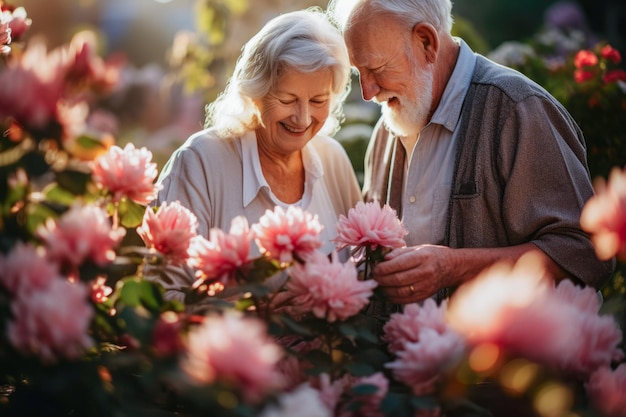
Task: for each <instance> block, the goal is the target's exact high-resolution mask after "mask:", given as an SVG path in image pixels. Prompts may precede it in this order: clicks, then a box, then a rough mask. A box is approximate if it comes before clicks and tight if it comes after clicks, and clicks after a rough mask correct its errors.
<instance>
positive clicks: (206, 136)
mask: <svg viewBox="0 0 626 417" xmlns="http://www.w3.org/2000/svg"><path fill="white" fill-rule="evenodd" d="M237 140H238V138H232V137H230V138H224V137H221V136H219V135H218V134H217V133H216V132H215V130H214V129H212V128H209V129H204V130H200V131H198V132H196V133H194V134H193V135H191V136H189V138H188V139H187V140H186V141H185V143H183V145H182V146H181V147H180V148H179V150H187V149H188V150H196V151H202V152H203V153H204V151H206V150H210V151H212V152H218V151H219V150H220V149H223V150H227V149H233V148H234V147H235V146H236V143H237Z"/></svg>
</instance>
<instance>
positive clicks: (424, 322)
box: [383, 299, 449, 353]
mask: <svg viewBox="0 0 626 417" xmlns="http://www.w3.org/2000/svg"><path fill="white" fill-rule="evenodd" d="M446 309H447V301H445V300H444V301H443V302H442V303H441V305H440V306H437V303H436V302H435V301H434V300H432V299H427V300H425V301H424V304H423V305H422V306H420V305H419V304H416V303H413V304H407V305H406V306H404V310H403V312H402V313H394V314H392V315H391V317H390V318H389V321H388V322H387V323H386V324H385V325H384V327H383V332H384V333H383V340H384V341H385V342H387V343H388V344H389V351H390V352H391V353H395V352H397V351H399V350H402V349H403V348H404V345H405V343H409V342H412V343H416V342H419V333H420V331H421V330H422V329H424V328H426V327H428V328H431V329H434V330H435V331H437V332H438V333H440V334H443V333H445V332H446V331H448V328H449V326H448V323H447V322H446Z"/></svg>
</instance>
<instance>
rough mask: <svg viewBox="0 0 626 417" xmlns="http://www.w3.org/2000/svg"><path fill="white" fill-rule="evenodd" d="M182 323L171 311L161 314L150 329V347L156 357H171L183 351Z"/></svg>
mask: <svg viewBox="0 0 626 417" xmlns="http://www.w3.org/2000/svg"><path fill="white" fill-rule="evenodd" d="M182 329H183V321H182V320H180V318H179V316H178V314H176V313H174V312H173V311H166V312H165V313H163V314H161V316H160V317H159V319H158V320H157V322H156V324H155V325H154V327H153V328H152V347H153V349H154V352H155V353H156V354H157V356H173V355H177V354H179V353H181V352H183V351H184V343H183V339H182V333H183V332H182Z"/></svg>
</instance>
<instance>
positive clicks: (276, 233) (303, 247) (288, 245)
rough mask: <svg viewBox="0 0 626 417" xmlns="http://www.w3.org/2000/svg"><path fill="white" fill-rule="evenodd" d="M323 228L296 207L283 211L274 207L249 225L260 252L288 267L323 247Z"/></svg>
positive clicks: (316, 220) (315, 217)
mask: <svg viewBox="0 0 626 417" xmlns="http://www.w3.org/2000/svg"><path fill="white" fill-rule="evenodd" d="M322 227H323V226H322V225H321V224H320V222H319V220H318V218H317V215H315V216H314V215H312V214H310V213H307V212H306V211H304V210H302V209H301V208H298V207H295V206H289V208H287V210H286V211H285V210H283V209H282V208H281V207H280V206H276V207H275V208H274V211H272V210H267V211H266V212H265V214H264V215H263V216H262V217H261V218H260V219H259V222H258V223H256V224H254V225H252V231H253V232H254V236H255V239H256V242H257V245H258V246H259V249H261V251H262V252H264V253H265V254H266V255H267V256H269V257H270V258H272V259H276V260H278V261H279V262H285V263H290V262H292V261H293V260H294V259H295V260H300V261H302V260H306V258H307V257H308V256H309V255H310V254H312V253H313V252H314V251H315V250H316V249H318V248H319V247H321V246H322V242H321V241H320V232H321V231H322Z"/></svg>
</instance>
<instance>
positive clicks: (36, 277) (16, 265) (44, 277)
mask: <svg viewBox="0 0 626 417" xmlns="http://www.w3.org/2000/svg"><path fill="white" fill-rule="evenodd" d="M56 279H62V278H61V276H60V274H59V265H58V264H56V263H53V262H50V261H49V260H48V259H47V258H46V253H45V251H44V249H43V248H41V247H39V248H38V247H35V246H33V245H32V244H30V243H23V242H18V243H16V244H15V246H14V247H13V248H12V249H11V251H10V252H9V253H8V254H7V255H6V256H4V255H2V254H0V283H2V284H3V285H4V286H5V288H6V289H7V290H9V292H10V293H11V294H14V295H17V294H22V293H26V294H29V293H31V292H33V291H37V290H42V289H45V288H47V287H48V286H49V285H50V283H51V282H52V281H54V280H56Z"/></svg>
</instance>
